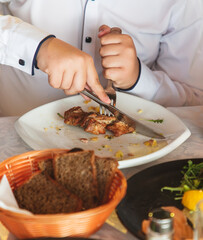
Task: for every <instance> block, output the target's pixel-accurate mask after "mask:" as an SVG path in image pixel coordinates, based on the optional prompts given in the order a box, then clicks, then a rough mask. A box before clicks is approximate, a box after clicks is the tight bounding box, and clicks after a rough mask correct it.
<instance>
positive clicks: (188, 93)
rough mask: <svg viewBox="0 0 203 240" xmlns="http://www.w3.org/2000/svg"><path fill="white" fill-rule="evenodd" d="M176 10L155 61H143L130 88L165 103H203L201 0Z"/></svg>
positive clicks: (188, 3)
mask: <svg viewBox="0 0 203 240" xmlns="http://www.w3.org/2000/svg"><path fill="white" fill-rule="evenodd" d="M176 10H177V12H176V13H174V16H172V17H171V23H170V26H169V28H168V31H167V33H165V34H164V35H162V38H161V41H160V51H159V55H158V57H157V59H156V62H155V63H154V65H153V67H152V68H149V67H148V66H146V64H144V63H143V62H142V61H141V72H140V77H139V80H138V82H137V84H136V85H135V87H134V88H132V89H131V90H128V91H127V92H129V93H133V94H135V95H137V96H140V97H143V98H145V99H148V100H152V101H154V102H157V103H159V104H161V105H163V106H183V105H200V104H201V105H203V34H202V33H203V13H202V12H203V10H202V1H201V0H200V1H193V0H188V1H187V4H186V5H185V6H182V9H179V10H178V9H176ZM138 57H139V56H138Z"/></svg>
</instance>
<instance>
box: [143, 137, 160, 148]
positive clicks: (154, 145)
mask: <svg viewBox="0 0 203 240" xmlns="http://www.w3.org/2000/svg"><path fill="white" fill-rule="evenodd" d="M144 145H146V146H150V147H156V146H157V141H156V140H155V139H150V140H148V141H146V142H144Z"/></svg>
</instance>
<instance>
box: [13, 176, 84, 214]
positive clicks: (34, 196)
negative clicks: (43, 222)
mask: <svg viewBox="0 0 203 240" xmlns="http://www.w3.org/2000/svg"><path fill="white" fill-rule="evenodd" d="M14 195H15V197H16V200H17V202H18V204H19V207H20V208H23V209H27V210H28V211H30V212H32V213H34V214H56V213H70V212H77V211H79V210H81V209H82V201H81V200H80V199H79V198H78V197H77V196H75V195H74V194H72V193H70V192H69V191H68V190H67V189H65V188H64V187H63V186H61V185H60V184H58V183H57V182H56V181H54V180H53V179H51V178H50V177H49V176H47V175H46V174H44V173H43V172H37V173H35V174H33V176H32V177H31V178H30V179H29V180H28V181H27V182H25V183H24V184H23V185H21V186H20V187H18V188H17V189H15V190H14Z"/></svg>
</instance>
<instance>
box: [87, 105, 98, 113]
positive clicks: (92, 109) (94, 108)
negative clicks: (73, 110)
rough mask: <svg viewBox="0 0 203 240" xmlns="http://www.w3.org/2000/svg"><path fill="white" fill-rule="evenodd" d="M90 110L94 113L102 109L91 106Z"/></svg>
mask: <svg viewBox="0 0 203 240" xmlns="http://www.w3.org/2000/svg"><path fill="white" fill-rule="evenodd" d="M88 110H89V111H94V112H99V111H100V108H99V107H93V106H91V107H88Z"/></svg>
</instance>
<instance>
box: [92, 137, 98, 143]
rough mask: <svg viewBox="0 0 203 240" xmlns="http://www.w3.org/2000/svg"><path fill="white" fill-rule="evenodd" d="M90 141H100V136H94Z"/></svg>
mask: <svg viewBox="0 0 203 240" xmlns="http://www.w3.org/2000/svg"><path fill="white" fill-rule="evenodd" d="M90 141H92V142H96V141H98V137H92V138H90Z"/></svg>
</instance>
